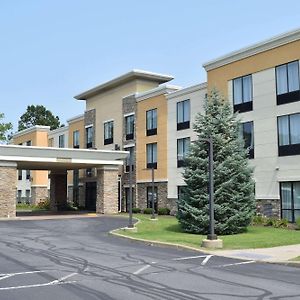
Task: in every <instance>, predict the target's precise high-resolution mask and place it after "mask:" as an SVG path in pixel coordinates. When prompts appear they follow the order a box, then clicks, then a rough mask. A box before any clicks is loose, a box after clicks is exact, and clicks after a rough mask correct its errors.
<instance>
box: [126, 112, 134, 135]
mask: <svg viewBox="0 0 300 300" xmlns="http://www.w3.org/2000/svg"><path fill="white" fill-rule="evenodd" d="M124 118H125V139H126V141H128V140H133V139H134V129H135V115H134V114H130V115H126V116H125V117H124ZM128 119H132V131H129V130H128V122H127V120H128Z"/></svg>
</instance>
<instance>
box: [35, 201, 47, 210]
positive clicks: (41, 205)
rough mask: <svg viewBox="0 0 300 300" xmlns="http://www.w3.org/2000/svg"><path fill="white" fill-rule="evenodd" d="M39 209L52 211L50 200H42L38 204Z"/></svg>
mask: <svg viewBox="0 0 300 300" xmlns="http://www.w3.org/2000/svg"><path fill="white" fill-rule="evenodd" d="M37 207H38V208H39V209H47V210H48V209H50V199H44V200H41V201H40V202H39V203H38V204H37Z"/></svg>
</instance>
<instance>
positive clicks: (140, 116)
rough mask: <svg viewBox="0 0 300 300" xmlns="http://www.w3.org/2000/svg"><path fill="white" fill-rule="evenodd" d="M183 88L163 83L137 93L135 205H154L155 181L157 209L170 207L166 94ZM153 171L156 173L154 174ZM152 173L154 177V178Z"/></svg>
mask: <svg viewBox="0 0 300 300" xmlns="http://www.w3.org/2000/svg"><path fill="white" fill-rule="evenodd" d="M178 89H180V88H179V87H176V86H171V85H163V86H160V87H157V88H155V89H152V90H150V91H147V92H144V93H140V94H137V95H136V97H135V98H136V101H137V108H136V184H137V188H136V191H137V192H136V197H137V203H136V205H137V206H138V207H139V208H142V209H144V208H146V207H148V208H150V207H152V202H151V200H152V181H154V183H155V186H154V200H155V203H154V205H155V209H156V210H157V207H158V206H159V207H168V208H170V203H169V202H168V201H167V189H168V187H167V185H168V167H167V166H168V159H167V156H168V152H167V149H168V140H167V128H168V122H167V121H168V103H167V98H166V97H167V95H169V94H170V93H173V92H175V91H177V90H178ZM152 172H153V173H154V174H152ZM152 176H153V177H154V178H152Z"/></svg>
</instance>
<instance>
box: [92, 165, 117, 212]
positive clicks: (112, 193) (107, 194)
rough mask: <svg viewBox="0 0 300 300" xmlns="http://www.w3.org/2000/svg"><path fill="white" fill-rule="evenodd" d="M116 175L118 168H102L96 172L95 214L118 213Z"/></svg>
mask: <svg viewBox="0 0 300 300" xmlns="http://www.w3.org/2000/svg"><path fill="white" fill-rule="evenodd" d="M118 173H119V168H118V167H103V168H101V169H98V170H97V201H96V212H97V213H100V214H117V213H118Z"/></svg>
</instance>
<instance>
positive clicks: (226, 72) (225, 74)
mask: <svg viewBox="0 0 300 300" xmlns="http://www.w3.org/2000/svg"><path fill="white" fill-rule="evenodd" d="M299 59H300V40H298V41H294V42H291V43H288V44H285V45H282V46H279V47H276V48H274V49H270V50H267V51H264V52H261V53H257V54H255V55H252V56H250V57H247V58H244V59H241V60H238V61H234V62H232V63H229V64H226V65H224V66H221V67H218V68H215V69H212V70H209V71H208V72H207V83H208V90H211V89H212V88H213V87H216V88H217V89H218V90H219V91H221V92H222V93H223V95H224V96H227V95H228V85H227V83H228V81H229V80H231V79H233V78H236V77H239V76H244V75H247V74H253V73H256V72H260V71H262V70H265V69H269V68H272V67H275V66H278V65H281V64H284V63H286V62H289V61H293V60H299Z"/></svg>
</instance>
